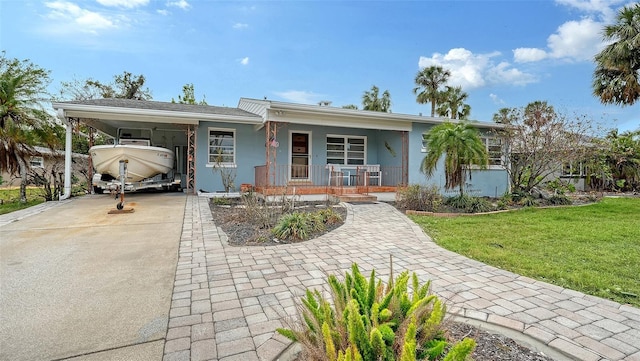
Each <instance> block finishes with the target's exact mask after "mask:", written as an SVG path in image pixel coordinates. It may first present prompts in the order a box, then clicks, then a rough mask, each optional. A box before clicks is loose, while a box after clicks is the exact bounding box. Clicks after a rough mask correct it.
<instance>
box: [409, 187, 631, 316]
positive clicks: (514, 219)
mask: <svg viewBox="0 0 640 361" xmlns="http://www.w3.org/2000/svg"><path fill="white" fill-rule="evenodd" d="M411 219H412V220H413V221H414V222H416V223H417V224H419V225H420V226H421V227H422V228H423V229H424V230H425V232H427V233H428V234H429V235H430V236H431V237H432V238H433V239H434V241H435V242H436V243H437V244H439V245H440V246H442V247H444V248H446V249H448V250H451V251H453V252H456V253H459V254H462V255H464V256H467V257H469V258H472V259H475V260H478V261H481V262H484V263H486V264H489V265H492V266H495V267H499V268H502V269H505V270H508V271H511V272H514V273H517V274H520V275H523V276H527V277H530V278H534V279H537V280H541V281H545V282H548V283H552V284H555V285H558V286H562V287H565V288H569V289H572V290H576V291H580V292H584V293H587V294H591V295H594V296H599V297H603V298H607V299H610V300H614V301H616V302H620V303H623V304H631V305H633V306H635V307H640V199H638V198H605V199H603V200H602V201H601V202H599V203H596V204H592V205H588V206H577V207H566V208H565V207H563V208H546V209H540V208H525V209H522V210H519V211H513V212H506V213H497V214H487V215H479V216H472V217H454V218H439V217H432V216H411Z"/></svg>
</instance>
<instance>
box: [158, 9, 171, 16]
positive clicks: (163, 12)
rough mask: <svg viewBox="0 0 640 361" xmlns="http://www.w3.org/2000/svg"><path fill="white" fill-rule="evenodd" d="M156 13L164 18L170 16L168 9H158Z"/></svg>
mask: <svg viewBox="0 0 640 361" xmlns="http://www.w3.org/2000/svg"><path fill="white" fill-rule="evenodd" d="M156 12H157V13H158V14H160V15H163V16H167V15H169V10H167V9H158V10H156Z"/></svg>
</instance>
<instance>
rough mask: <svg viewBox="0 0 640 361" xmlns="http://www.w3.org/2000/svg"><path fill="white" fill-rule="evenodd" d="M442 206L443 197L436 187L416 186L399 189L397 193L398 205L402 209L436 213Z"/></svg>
mask: <svg viewBox="0 0 640 361" xmlns="http://www.w3.org/2000/svg"><path fill="white" fill-rule="evenodd" d="M441 204H442V195H441V194H440V191H439V190H438V186H436V185H431V186H421V185H419V184H414V185H410V186H408V187H406V188H401V189H398V192H397V193H396V205H397V207H398V208H401V209H411V210H416V211H427V212H436V211H438V208H439V207H440V205H441Z"/></svg>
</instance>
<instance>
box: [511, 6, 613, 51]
mask: <svg viewBox="0 0 640 361" xmlns="http://www.w3.org/2000/svg"><path fill="white" fill-rule="evenodd" d="M556 2H557V3H558V4H560V5H564V6H567V7H569V8H572V9H574V10H578V11H580V12H582V13H584V14H585V15H583V17H582V18H581V19H580V20H570V21H567V22H565V23H563V24H561V25H560V26H558V28H557V29H556V31H555V32H554V33H553V34H551V35H549V36H548V37H547V48H546V49H540V48H524V47H523V48H518V49H515V50H514V51H513V56H514V61H515V62H520V63H524V62H535V61H540V60H543V59H548V58H551V59H563V60H567V61H591V60H592V59H593V56H594V55H595V54H597V53H598V52H600V51H601V50H602V48H603V47H604V45H605V44H604V43H603V41H602V29H603V27H604V26H605V24H610V23H613V22H614V21H615V17H616V10H615V9H614V7H615V6H617V5H618V4H621V3H624V2H625V1H624V0H556Z"/></svg>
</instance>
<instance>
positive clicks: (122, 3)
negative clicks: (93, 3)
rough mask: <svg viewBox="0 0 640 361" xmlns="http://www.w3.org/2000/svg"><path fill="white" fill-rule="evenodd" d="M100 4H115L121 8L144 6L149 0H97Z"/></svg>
mask: <svg viewBox="0 0 640 361" xmlns="http://www.w3.org/2000/svg"><path fill="white" fill-rule="evenodd" d="M97 1H98V3H99V4H100V5H104V6H115V7H121V8H129V9H131V8H137V7H140V6H145V5H147V4H148V3H149V0H97Z"/></svg>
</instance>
